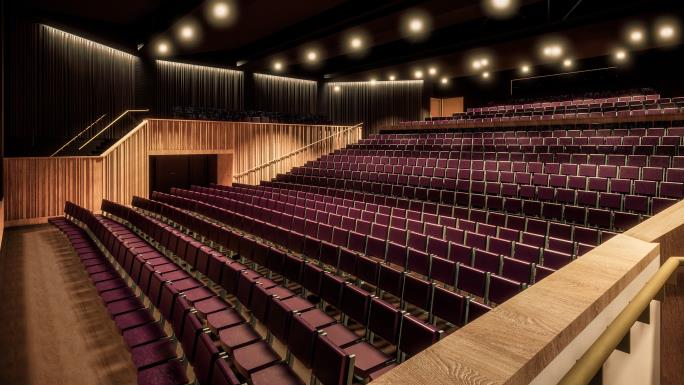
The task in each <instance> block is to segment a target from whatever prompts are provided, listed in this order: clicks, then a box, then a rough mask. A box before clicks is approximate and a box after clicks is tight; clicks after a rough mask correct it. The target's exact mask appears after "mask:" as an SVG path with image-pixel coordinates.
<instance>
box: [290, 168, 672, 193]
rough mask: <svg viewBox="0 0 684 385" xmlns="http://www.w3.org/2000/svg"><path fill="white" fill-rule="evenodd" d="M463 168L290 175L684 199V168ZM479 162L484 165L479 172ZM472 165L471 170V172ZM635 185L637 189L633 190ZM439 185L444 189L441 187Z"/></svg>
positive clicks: (321, 170)
mask: <svg viewBox="0 0 684 385" xmlns="http://www.w3.org/2000/svg"><path fill="white" fill-rule="evenodd" d="M458 163H459V165H458V167H459V168H442V167H434V166H433V167H430V166H425V167H424V166H408V165H406V166H401V165H395V166H392V165H378V164H373V163H333V162H322V161H311V162H309V163H307V164H306V165H304V166H302V167H295V168H293V169H292V170H291V171H290V172H291V173H292V174H294V175H312V176H326V177H335V178H342V179H360V180H367V181H373V182H381V183H385V182H390V183H391V182H392V181H393V180H398V181H399V183H401V179H405V180H406V182H408V183H409V184H413V183H411V179H414V181H415V182H416V183H415V185H416V186H422V187H433V188H440V187H441V188H443V187H444V186H445V184H446V182H447V181H448V180H456V181H457V182H456V183H455V185H456V186H458V184H459V183H458V181H470V183H476V182H496V183H515V184H517V185H530V184H531V185H535V186H549V187H558V188H572V189H580V190H585V189H589V190H592V191H601V192H608V184H609V183H610V184H611V192H618V193H627V194H630V193H632V192H634V193H636V194H643V195H649V196H656V191H660V190H663V192H664V193H665V194H670V195H663V196H665V197H672V198H681V197H682V194H684V185H682V183H684V168H674V167H672V168H663V167H635V166H596V165H593V164H573V163H562V164H558V163H546V164H544V163H541V162H529V163H527V162H495V161H489V162H486V167H487V168H493V169H491V170H486V169H483V168H482V166H483V164H484V163H485V162H484V161H479V162H478V161H475V162H472V165H471V161H467V160H464V161H460V162H458ZM475 163H479V166H480V168H479V169H477V168H476V167H478V165H476V164H475ZM469 166H470V167H472V168H468V167H469ZM496 168H498V170H497V169H496ZM412 177H417V178H418V179H417V180H416V178H412ZM428 178H429V179H428ZM616 181H622V182H624V183H622V184H625V186H621V187H618V186H616V187H613V186H612V184H613V182H616ZM661 182H662V184H661ZM616 183H617V182H616ZM632 183H634V184H635V185H636V186H631V184H632ZM436 184H438V185H439V186H440V187H436V186H435V185H436ZM631 187H635V188H634V189H632V188H631ZM661 187H662V188H661ZM613 189H617V190H616V191H613Z"/></svg>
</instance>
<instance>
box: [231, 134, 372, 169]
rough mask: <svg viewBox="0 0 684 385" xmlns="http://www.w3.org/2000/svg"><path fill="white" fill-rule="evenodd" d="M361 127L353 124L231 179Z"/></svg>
mask: <svg viewBox="0 0 684 385" xmlns="http://www.w3.org/2000/svg"><path fill="white" fill-rule="evenodd" d="M361 126H363V123H358V124H355V125H353V126H351V127H348V128H346V129H344V130H343V131H339V132H336V133H334V134H332V135H330V136H327V137H325V138H323V139H320V140H317V141H315V142H313V143H309V144H307V145H306V146H304V147H301V148H298V149H296V150H294V151H292V152H290V153H287V154H285V155H283V156H281V157H279V158H276V159H273V160H270V161H268V162H266V163H263V164H260V165H258V166H256V167H253V168H251V169H249V170H247V171H245V172H242V173H240V174H237V175H235V176H234V177H233V178H235V179H237V178H242V177H243V176H245V175H247V174H251V173H253V172H255V171H257V170H260V169H262V168H264V167H268V166H270V165H272V164H274V163H277V162H280V161H281V160H283V159H287V158H289V157H291V156H292V155H296V154H298V153H300V152H302V151H304V150H306V149H307V148H309V147H312V146H315V145H316V144H318V143H321V142H323V141H326V140H328V139H330V138H332V137H334V136H337V135H342V134H344V133H347V132H349V131H351V130H353V129H355V128H358V127H361Z"/></svg>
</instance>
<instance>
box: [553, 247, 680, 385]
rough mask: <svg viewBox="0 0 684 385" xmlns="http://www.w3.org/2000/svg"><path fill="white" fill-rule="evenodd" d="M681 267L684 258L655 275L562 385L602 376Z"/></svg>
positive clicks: (582, 383)
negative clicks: (614, 355) (620, 347)
mask: <svg viewBox="0 0 684 385" xmlns="http://www.w3.org/2000/svg"><path fill="white" fill-rule="evenodd" d="M681 266H684V257H671V258H669V259H668V260H667V261H665V263H663V265H662V266H661V267H660V269H659V270H658V271H657V272H656V273H655V275H654V276H653V277H652V278H651V279H650V280H649V281H648V282H647V283H646V285H644V287H643V288H642V289H641V290H640V291H639V293H638V294H637V295H636V296H635V297H634V298H633V299H632V301H631V302H630V303H629V304H628V305H627V306H626V307H625V308H624V309H623V310H622V312H621V313H620V314H619V315H618V316H617V317H616V318H615V319H614V320H613V322H611V323H610V325H608V327H607V328H606V330H605V331H604V332H603V334H601V335H600V336H599V338H598V339H596V341H595V342H594V343H593V344H592V345H591V346H590V347H589V350H587V351H586V352H585V353H584V354H583V355H582V358H580V359H579V360H577V362H576V363H575V365H574V366H573V367H572V368H571V369H570V371H568V372H567V373H566V374H565V376H563V379H561V381H560V382H559V383H558V384H559V385H586V384H589V383H590V382H591V380H592V379H593V378H594V376H596V373H598V372H599V370H600V369H601V367H602V366H603V364H604V363H605V362H606V360H607V359H608V357H610V355H611V353H613V351H614V350H615V348H616V347H617V346H618V345H619V344H620V342H621V341H622V340H623V338H624V337H625V336H626V335H627V333H629V332H630V329H631V328H632V325H634V323H635V322H637V320H638V319H639V317H640V316H641V314H642V313H643V312H644V311H645V310H646V309H647V308H648V306H649V304H650V303H651V301H652V300H653V299H654V298H655V297H656V296H657V295H658V293H659V292H660V291H661V290H662V289H663V286H665V283H667V281H668V280H669V279H670V277H671V276H672V274H674V273H675V271H677V269H678V268H679V267H681Z"/></svg>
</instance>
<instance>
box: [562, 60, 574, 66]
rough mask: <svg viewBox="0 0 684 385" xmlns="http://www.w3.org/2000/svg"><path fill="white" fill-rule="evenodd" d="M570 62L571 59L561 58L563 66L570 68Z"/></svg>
mask: <svg viewBox="0 0 684 385" xmlns="http://www.w3.org/2000/svg"><path fill="white" fill-rule="evenodd" d="M572 64H573V62H572V59H565V60H563V67H565V68H570V67H572Z"/></svg>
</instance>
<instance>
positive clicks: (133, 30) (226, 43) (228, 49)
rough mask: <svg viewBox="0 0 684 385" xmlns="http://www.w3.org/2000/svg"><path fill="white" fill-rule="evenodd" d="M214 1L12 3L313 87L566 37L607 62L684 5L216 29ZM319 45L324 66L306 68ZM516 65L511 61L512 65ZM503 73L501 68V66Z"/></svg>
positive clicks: (251, 6) (369, 6) (288, 16)
mask: <svg viewBox="0 0 684 385" xmlns="http://www.w3.org/2000/svg"><path fill="white" fill-rule="evenodd" d="M209 1H212V0H207V1H201V0H163V1H162V0H118V1H112V2H105V1H84V0H25V1H22V2H13V4H12V5H13V6H14V7H16V9H15V11H16V12H18V14H19V16H23V17H25V18H29V19H31V20H35V21H41V22H46V23H50V24H53V25H56V26H58V27H62V28H64V29H67V30H70V31H74V32H76V33H81V34H85V35H86V36H88V37H91V38H94V39H96V40H98V39H99V40H101V41H104V42H109V43H111V44H113V45H115V46H118V47H124V48H127V49H128V50H130V51H133V50H136V47H137V46H138V44H145V47H144V48H143V53H145V54H148V55H150V56H154V54H155V50H154V47H155V42H156V41H158V40H159V39H165V40H168V41H170V42H171V43H172V46H173V47H174V48H173V51H172V54H171V55H170V57H169V59H170V60H178V61H185V62H191V63H200V64H209V65H217V66H223V67H231V68H232V67H236V66H238V63H240V66H239V67H240V69H246V70H249V71H255V72H266V73H271V72H273V71H272V63H273V61H274V60H275V59H277V60H280V61H282V62H283V63H285V64H286V69H285V70H284V71H283V72H282V74H283V75H287V76H295V77H303V78H312V79H322V78H330V79H336V80H337V79H340V80H341V79H344V80H367V79H368V77H369V76H375V75H374V74H377V76H381V77H382V76H386V74H387V73H390V72H394V73H397V74H398V75H399V77H402V78H407V77H408V76H409V75H408V74H410V73H411V71H412V69H413V68H415V67H416V66H417V65H426V63H437V64H438V65H439V66H440V68H441V69H443V73H445V74H446V73H448V74H449V75H450V76H458V75H462V74H464V73H466V72H467V69H466V68H465V66H464V62H465V60H466V59H467V58H468V57H469V54H470V53H471V52H473V50H477V49H489V50H490V51H491V52H493V53H494V54H495V55H496V57H497V63H496V64H497V68H510V66H511V65H515V64H514V63H517V62H519V59H518V56H524V55H527V56H529V57H530V59H532V58H533V57H532V55H533V54H534V52H533V49H534V45H535V44H536V42H537V41H538V40H539V39H540V38H541V37H543V36H545V35H548V34H561V35H563V36H564V37H566V38H567V39H568V40H571V41H572V43H573V48H574V51H575V52H573V54H574V55H576V57H578V58H580V57H591V56H598V55H602V54H606V53H607V52H605V50H606V49H608V48H607V47H609V45H610V44H615V43H614V42H615V41H619V40H620V39H621V37H622V29H623V27H624V25H625V24H626V23H628V22H632V21H641V22H644V23H646V25H651V24H652V23H653V22H654V20H656V19H657V18H658V17H661V16H662V15H673V14H674V15H681V14H682V13H683V12H682V11H683V10H684V4H683V3H684V2H682V1H681V0H655V1H645V0H584V1H583V0H521V1H520V2H521V7H520V9H519V11H518V12H517V14H516V15H515V16H513V17H511V18H509V19H505V20H498V19H493V18H491V17H488V16H487V15H486V13H485V12H484V10H483V8H482V6H481V3H482V1H481V0H460V1H456V0H427V1H416V0H387V1H379V0H363V1H361V0H291V1H283V0H234V1H236V4H235V5H234V7H235V8H237V17H236V18H235V20H234V22H233V24H232V25H230V26H227V27H223V28H218V27H215V26H212V25H211V23H209V22H208V21H207V17H206V16H205V14H206V8H207V5H208V3H209ZM416 10H422V11H424V12H425V13H427V14H428V15H430V17H431V19H432V20H431V23H432V28H431V34H430V36H429V37H428V38H427V39H426V40H424V41H422V42H418V43H416V42H409V41H407V40H406V39H405V38H404V37H403V36H402V33H401V32H400V28H399V26H400V25H401V23H402V18H403V17H404V15H406V14H407V13H410V12H414V11H416ZM188 20H194V21H195V22H196V23H197V26H199V31H201V35H200V36H199V38H198V41H197V44H195V45H194V46H192V47H188V46H182V45H181V44H180V43H179V42H178V39H176V36H177V31H178V26H179V25H180V24H181V23H184V22H186V21H188ZM350 31H354V32H355V33H359V32H360V33H363V35H364V36H366V37H367V38H368V39H369V40H368V41H370V42H371V45H370V47H368V49H367V52H366V53H365V55H363V56H362V57H353V56H351V55H349V54H348V52H347V50H346V49H345V46H344V44H343V42H345V41H346V40H345V39H346V38H347V37H348V36H349V33H350ZM307 47H316V48H317V49H318V50H319V52H320V55H321V59H322V60H321V61H320V64H319V65H318V66H317V67H309V66H307V65H306V64H305V63H304V61H303V51H304V50H305V49H307ZM514 57H515V58H516V59H515V60H513V58H514ZM498 66H501V67H498Z"/></svg>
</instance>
